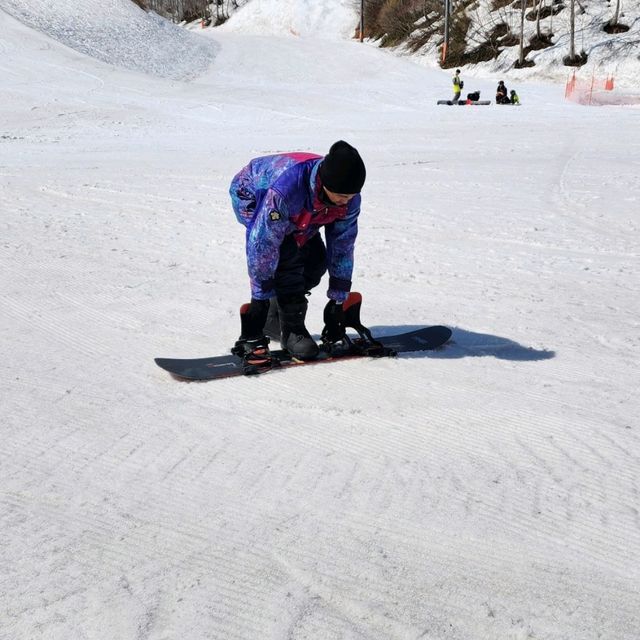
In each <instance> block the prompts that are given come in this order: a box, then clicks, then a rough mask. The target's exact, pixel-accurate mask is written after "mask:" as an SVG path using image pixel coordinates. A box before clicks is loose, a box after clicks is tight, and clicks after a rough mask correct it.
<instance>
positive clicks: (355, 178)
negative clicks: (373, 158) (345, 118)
mask: <svg viewBox="0 0 640 640" xmlns="http://www.w3.org/2000/svg"><path fill="white" fill-rule="evenodd" d="M319 172H320V180H322V184H323V186H325V187H326V188H327V189H329V191H333V193H348V194H350V193H360V191H362V185H364V179H365V177H366V175H367V172H366V169H365V168H364V162H362V158H361V157H360V154H359V153H358V151H357V150H356V149H354V148H353V147H352V146H351V145H350V144H349V143H348V142H345V141H344V140H338V142H334V143H333V144H332V145H331V149H329V153H328V154H327V155H326V156H325V157H324V160H323V161H322V164H321V165H320V169H319Z"/></svg>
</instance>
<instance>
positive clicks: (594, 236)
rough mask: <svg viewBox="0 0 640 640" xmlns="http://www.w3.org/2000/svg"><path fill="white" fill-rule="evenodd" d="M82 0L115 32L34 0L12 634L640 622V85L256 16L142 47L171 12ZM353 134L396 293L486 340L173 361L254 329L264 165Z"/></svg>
mask: <svg viewBox="0 0 640 640" xmlns="http://www.w3.org/2000/svg"><path fill="white" fill-rule="evenodd" d="M45 4H46V5H47V11H48V12H49V13H48V14H47V15H48V16H49V18H48V20H49V22H53V23H55V24H62V23H63V22H64V20H66V19H67V17H68V16H69V15H70V14H71V13H72V11H71V9H72V8H73V7H74V5H75V4H76V3H73V2H72V1H71V0H66V1H64V0H59V1H58V2H50V3H42V6H43V7H44V6H45ZM83 4H84V5H85V6H86V8H87V11H86V12H85V13H84V14H83V16H82V20H83V22H84V24H85V25H86V26H87V29H88V30H91V31H93V32H99V31H100V30H103V31H105V32H109V33H110V34H111V35H110V38H111V40H112V42H111V43H110V49H109V50H108V51H105V52H104V55H102V56H98V55H97V54H95V51H94V52H90V51H85V52H84V53H92V57H89V56H86V55H83V54H82V53H81V51H82V49H81V48H79V47H78V46H72V44H73V43H72V41H73V42H75V43H76V44H77V41H78V40H77V38H76V37H75V36H74V38H75V39H74V38H70V39H65V38H63V37H61V35H60V34H61V31H60V30H54V31H52V30H51V29H50V28H48V27H46V25H44V18H43V19H42V21H40V19H38V20H36V19H35V18H34V17H33V15H35V14H28V12H27V8H29V7H30V8H33V7H35V6H36V3H35V2H33V1H29V2H27V1H25V2H23V3H17V2H11V1H9V0H0V8H1V9H0V53H1V55H0V88H1V90H2V101H1V102H0V211H1V215H0V269H1V270H0V307H1V308H2V313H1V314H0V336H1V339H2V345H3V358H2V364H1V365H0V437H1V441H2V447H0V479H1V482H0V488H1V489H0V523H1V531H2V536H1V538H0V567H1V571H0V612H1V615H0V638H2V640H4V639H5V638H6V639H7V640H9V639H10V640H35V639H38V638H42V639H46V640H68V639H69V638H73V639H79V640H80V639H89V640H94V639H100V640H101V639H114V638H117V639H118V640H134V639H142V638H145V639H150V640H173V639H176V638H188V639H190V640H200V639H204V638H211V639H216V640H218V639H219V640H222V639H224V640H231V639H233V640H256V639H258V638H259V639H261V640H264V639H267V638H268V639H273V640H303V639H305V640H308V639H313V640H338V639H341V640H347V639H348V640H372V639H376V640H378V639H379V640H389V639H394V640H395V639H397V640H418V639H421V640H422V639H428V640H494V639H495V640H504V639H509V640H534V639H535V640H595V639H596V638H599V639H601V640H603V639H604V640H637V638H638V629H640V592H639V590H638V584H640V514H639V509H640V498H639V490H640V475H639V474H640V471H639V470H640V424H639V422H638V415H639V414H640V400H639V399H638V398H639V397H638V391H637V390H638V388H639V386H640V367H638V361H639V356H640V353H639V352H640V296H639V295H638V289H639V281H638V264H639V258H640V246H639V245H640V241H639V235H638V234H639V231H640V229H639V227H640V223H639V220H638V213H637V212H638V210H640V209H639V202H640V183H639V179H638V175H639V172H640V110H639V109H637V108H633V107H624V106H603V107H598V108H589V107H584V106H580V105H576V104H572V103H568V102H565V101H564V99H563V88H562V87H561V86H558V85H542V84H533V83H522V84H520V85H518V86H516V87H515V88H517V89H518V90H519V94H520V97H521V99H522V103H523V104H522V106H520V107H506V106H503V107H498V106H496V105H495V104H492V105H490V106H488V107H466V106H465V107H460V106H456V107H447V106H436V100H437V99H439V98H447V97H450V95H451V94H450V87H451V78H450V76H449V74H447V73H443V72H440V71H437V70H427V69H425V68H423V67H420V66H419V65H416V64H413V63H411V61H409V60H406V59H399V58H397V57H393V56H391V55H389V54H387V53H385V52H383V51H380V50H378V49H376V48H375V47H372V46H368V45H367V44H360V43H358V42H354V41H348V40H339V39H337V38H336V37H335V32H334V33H333V35H331V37H330V38H329V39H328V40H325V39H323V38H321V37H320V36H321V34H320V33H318V35H317V36H312V35H309V36H308V37H302V36H301V37H295V36H294V35H293V34H291V33H290V32H287V33H283V34H282V37H281V36H280V35H276V34H274V33H270V34H268V35H259V34H248V33H245V32H244V31H243V30H238V29H234V28H232V23H231V21H230V22H229V26H228V27H227V28H226V29H224V30H213V29H206V30H200V31H199V32H198V31H197V30H195V29H194V30H192V31H191V32H189V30H184V32H183V35H184V37H185V40H184V42H185V43H186V42H189V43H191V44H189V45H188V46H189V47H194V48H195V49H194V48H192V49H190V50H191V51H194V50H200V49H201V50H202V51H207V52H212V53H211V60H210V61H209V63H208V64H204V65H202V66H200V67H198V68H197V70H198V73H195V69H194V73H191V72H190V70H191V65H190V64H189V65H187V66H189V70H187V69H185V67H184V60H182V59H179V57H178V56H173V55H172V56H170V58H171V59H169V60H168V61H166V62H165V63H163V64H162V68H163V69H164V73H161V74H158V73H156V72H155V71H154V69H153V68H151V67H152V66H153V65H152V60H151V59H149V60H148V64H149V65H151V66H149V67H147V68H146V69H145V68H143V67H136V68H135V70H133V71H131V70H126V69H122V66H123V64H122V61H123V60H124V59H125V58H127V56H128V53H127V51H128V48H129V47H131V46H132V41H131V39H132V37H134V36H135V33H132V32H138V33H140V28H141V27H139V25H138V23H134V22H132V25H133V26H129V20H128V19H124V18H121V16H124V15H125V14H126V15H131V16H132V21H133V20H138V19H139V20H149V21H150V22H149V23H148V24H149V25H159V24H160V23H159V22H157V19H156V18H154V17H152V16H151V17H145V16H144V14H142V13H140V14H138V13H135V11H137V10H136V9H135V7H133V9H131V8H130V7H129V3H128V0H122V1H119V0H109V1H107V0H100V1H99V0H87V1H86V2H84V3H83ZM20 5H22V6H23V8H24V11H21V10H19V7H20ZM297 5H298V6H301V5H302V3H300V2H299V3H297ZM316 5H323V6H326V7H327V10H328V6H329V0H316V3H313V6H316ZM266 6H267V5H266V4H263V11H262V14H261V16H260V18H261V20H266V19H267V18H268V17H271V19H272V24H273V25H278V24H280V23H281V22H282V21H283V19H284V18H283V15H284V11H285V10H284V9H283V13H282V14H279V13H277V12H276V10H277V6H278V5H277V3H274V4H271V7H272V14H271V16H269V15H267V14H266V13H265V11H264V7H266ZM25 7H26V8H25ZM134 10H135V11H134ZM289 10H290V9H289ZM242 11H251V3H250V4H248V5H246V7H244V8H243V9H242V10H241V12H242ZM256 11H258V9H256ZM241 12H238V13H237V14H236V17H237V19H238V20H239V19H240V16H241ZM27 14H28V15H27ZM134 15H135V16H138V15H139V16H140V17H136V18H134V17H133V16H134ZM346 15H347V14H346V13H345V16H346ZM29 16H31V17H29ZM354 16H355V14H353V16H352V18H353V17H354ZM249 18H250V16H248V15H245V16H244V17H243V18H242V19H243V20H247V21H250V20H249ZM352 18H349V20H348V21H347V20H346V17H345V22H342V23H340V24H336V30H338V31H339V30H340V29H344V30H345V31H348V29H347V27H349V28H350V27H351V26H352V22H351V19H352ZM79 19H80V18H78V20H79ZM318 19H319V18H318ZM140 24H141V23H140ZM136 25H138V26H136ZM175 29H177V27H175V28H174V27H170V26H162V27H161V26H157V28H156V27H154V28H150V30H149V31H148V32H147V34H146V35H145V38H146V39H147V40H145V42H146V43H147V45H148V47H149V50H156V51H160V50H163V49H164V48H165V46H166V50H167V51H174V52H175V49H174V48H173V47H175V46H176V42H177V38H178V36H176V35H175V34H176V31H175ZM272 31H274V32H275V31H278V30H277V29H275V28H274V29H273V30H272ZM119 34H121V35H119ZM50 36H56V38H55V39H53V38H52V37H50ZM187 36H188V40H187V39H186V38H187ZM91 42H97V40H94V39H92V40H91ZM194 43H195V44H194ZM96 46H98V45H97V44H96ZM136 46H137V45H136ZM97 58H99V59H97ZM192 60H193V58H192ZM105 63H107V64H105ZM194 64H195V63H194ZM124 66H126V65H124ZM141 72H144V73H141ZM159 75H161V76H163V77H159ZM187 79H191V81H189V82H185V81H182V80H187ZM507 84H510V83H507ZM494 88H495V83H494V81H493V79H490V80H489V79H486V78H484V79H483V78H478V77H476V78H474V77H472V76H468V77H466V78H465V89H468V90H470V91H471V90H475V89H478V90H481V91H482V95H483V97H485V96H486V97H487V98H490V99H492V100H493V90H494ZM509 88H511V87H509ZM337 139H346V140H348V141H349V142H351V143H352V144H354V145H355V146H356V147H357V148H358V149H359V150H360V152H361V154H362V156H363V158H364V159H365V162H366V164H367V171H368V177H367V183H366V185H365V187H364V190H363V211H362V216H361V221H360V235H359V238H358V246H357V252H356V262H357V264H356V269H355V273H354V289H356V290H359V291H361V292H362V293H363V296H364V301H365V302H364V306H363V320H364V322H365V323H366V324H368V325H369V326H371V327H372V329H373V330H374V332H376V333H378V334H381V335H382V334H392V333H396V332H398V331H401V330H404V329H410V328H414V327H416V326H420V325H424V324H447V325H449V326H451V327H452V329H453V342H452V343H451V344H450V345H449V346H447V347H446V348H445V349H443V350H441V351H437V352H432V353H419V354H414V355H411V356H403V357H399V358H397V359H382V360H368V361H362V360H358V361H350V362H344V363H335V364H323V365H318V366H311V367H301V368H299V369H295V368H294V369H288V370H287V371H282V372H274V373H270V374H267V375H264V376H261V377H253V378H236V379H231V380H223V381H216V382H211V383H206V384H198V383H193V384H189V383H180V382H178V381H176V380H174V379H172V378H171V377H170V376H169V375H167V374H166V373H165V372H164V371H162V370H161V369H159V368H158V367H156V365H155V364H154V362H153V358H154V357H155V356H174V357H200V356H206V355H214V354H221V353H225V352H227V351H228V349H229V347H230V346H231V345H232V343H233V342H234V340H235V339H236V338H237V336H238V333H239V322H238V315H237V312H238V308H239V306H240V304H241V303H243V302H245V301H246V300H247V296H248V295H249V285H248V280H247V275H246V266H245V263H244V247H243V242H244V233H243V228H242V227H241V226H240V225H239V224H238V223H237V222H236V221H235V217H234V215H233V213H232V211H231V208H230V205H229V199H228V194H227V189H228V185H229V182H230V180H231V178H232V176H233V175H234V174H235V172H236V171H237V170H239V169H240V168H241V167H242V166H243V165H244V164H246V163H247V162H248V161H249V160H250V159H251V158H252V157H254V156H256V155H261V154H269V153H276V152H280V151H288V150H300V151H314V152H318V153H325V152H326V151H327V150H328V148H329V146H330V145H331V143H332V142H334V141H335V140H337ZM325 289H326V281H324V282H323V283H322V284H321V286H320V287H318V288H317V289H316V290H315V291H314V293H313V295H312V296H311V298H310V309H309V314H308V326H309V328H310V329H311V331H312V332H313V333H314V334H315V335H318V333H319V331H320V329H321V327H322V323H321V317H322V309H323V307H324V304H325V301H326V298H325V296H324V290H325Z"/></svg>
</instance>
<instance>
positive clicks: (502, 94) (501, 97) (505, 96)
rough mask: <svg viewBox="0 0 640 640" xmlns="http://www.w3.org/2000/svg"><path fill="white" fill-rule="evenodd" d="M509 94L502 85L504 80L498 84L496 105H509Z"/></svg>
mask: <svg viewBox="0 0 640 640" xmlns="http://www.w3.org/2000/svg"><path fill="white" fill-rule="evenodd" d="M510 103H511V100H509V92H508V91H507V87H506V86H505V84H504V80H500V82H498V88H497V89H496V104H510Z"/></svg>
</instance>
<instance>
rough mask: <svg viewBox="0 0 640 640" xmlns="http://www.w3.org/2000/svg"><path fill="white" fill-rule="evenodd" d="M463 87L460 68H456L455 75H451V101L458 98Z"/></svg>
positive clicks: (455, 100) (456, 100)
mask: <svg viewBox="0 0 640 640" xmlns="http://www.w3.org/2000/svg"><path fill="white" fill-rule="evenodd" d="M463 87H464V81H463V80H462V79H461V78H460V69H456V75H455V76H453V102H458V100H460V93H461V92H462V88H463Z"/></svg>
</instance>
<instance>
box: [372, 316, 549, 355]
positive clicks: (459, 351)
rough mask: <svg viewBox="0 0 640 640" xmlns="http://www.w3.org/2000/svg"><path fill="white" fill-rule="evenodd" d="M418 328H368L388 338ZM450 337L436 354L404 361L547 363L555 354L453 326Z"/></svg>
mask: <svg viewBox="0 0 640 640" xmlns="http://www.w3.org/2000/svg"><path fill="white" fill-rule="evenodd" d="M420 326H421V325H410V326H376V327H370V328H371V332H372V333H373V335H374V336H376V335H377V336H380V337H382V336H391V335H394V334H397V333H402V332H404V331H413V330H414V329H419V328H420ZM451 329H452V331H453V335H452V336H451V339H450V340H449V342H447V344H445V345H444V346H443V347H441V348H439V349H436V350H435V351H414V352H411V353H403V354H402V357H403V358H470V357H471V358H478V357H493V358H498V359H500V360H515V361H522V362H526V361H535V360H549V359H550V358H554V357H555V355H556V352H555V351H552V350H548V349H534V348H533V347H527V346H525V345H522V344H519V343H518V342H515V341H514V340H510V339H509V338H503V337H501V336H494V335H491V334H490V333H476V332H474V331H467V330H466V329H461V328H460V327H452V328H451Z"/></svg>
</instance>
